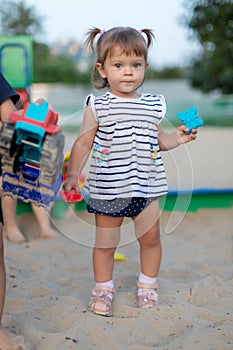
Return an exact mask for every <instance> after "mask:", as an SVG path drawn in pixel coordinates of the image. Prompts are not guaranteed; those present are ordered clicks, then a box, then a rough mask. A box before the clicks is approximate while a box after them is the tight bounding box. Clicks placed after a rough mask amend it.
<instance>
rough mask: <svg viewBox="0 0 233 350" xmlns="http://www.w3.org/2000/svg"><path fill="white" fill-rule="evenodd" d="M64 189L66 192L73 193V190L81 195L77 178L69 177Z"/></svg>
mask: <svg viewBox="0 0 233 350" xmlns="http://www.w3.org/2000/svg"><path fill="white" fill-rule="evenodd" d="M62 189H63V190H64V191H66V192H71V191H72V190H73V191H75V193H80V188H79V182H78V178H77V177H67V178H66V181H65V182H64V184H63V186H62Z"/></svg>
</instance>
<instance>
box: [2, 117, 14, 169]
mask: <svg viewBox="0 0 233 350" xmlns="http://www.w3.org/2000/svg"><path fill="white" fill-rule="evenodd" d="M14 133H15V128H14V125H13V124H11V123H10V122H9V121H7V122H5V123H3V126H2V129H1V132H0V153H1V155H2V163H3V165H13V162H14V159H13V155H14V153H15V152H16V149H17V147H16V145H15V138H14Z"/></svg>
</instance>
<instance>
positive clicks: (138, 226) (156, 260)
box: [134, 200, 162, 277]
mask: <svg viewBox="0 0 233 350" xmlns="http://www.w3.org/2000/svg"><path fill="white" fill-rule="evenodd" d="M134 224H135V232H136V237H137V239H138V242H139V245H140V259H141V272H142V273H143V274H144V275H146V276H148V277H156V276H157V275H158V273H159V269H160V264H161V257H162V247H161V242H160V230H159V206H158V201H157V200H155V201H153V202H152V203H150V205H149V206H148V207H146V208H145V209H144V210H143V211H142V212H141V213H140V214H139V215H137V216H136V217H135V218H134Z"/></svg>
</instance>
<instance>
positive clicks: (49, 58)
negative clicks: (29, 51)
mask: <svg viewBox="0 0 233 350" xmlns="http://www.w3.org/2000/svg"><path fill="white" fill-rule="evenodd" d="M42 26H43V17H41V16H40V15H39V14H38V13H37V11H36V8H35V7H34V6H27V5H26V3H25V1H24V0H20V1H18V0H1V6H0V29H1V34H3V35H31V36H32V38H33V42H34V48H33V51H34V55H33V65H34V79H33V81H34V82H64V83H77V82H78V81H79V80H80V79H82V80H85V79H86V77H85V75H82V74H81V73H80V74H79V73H78V71H77V68H76V66H75V64H74V62H73V61H72V60H71V58H69V57H68V55H67V56H64V55H56V56H54V55H52V54H51V51H50V48H49V46H48V45H46V44H44V43H40V42H38V41H37V40H38V38H39V36H40V35H41V34H42V33H43V29H42Z"/></svg>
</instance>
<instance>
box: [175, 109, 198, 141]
mask: <svg viewBox="0 0 233 350" xmlns="http://www.w3.org/2000/svg"><path fill="white" fill-rule="evenodd" d="M177 118H178V119H180V120H181V121H182V122H183V123H184V125H185V126H187V128H188V129H189V130H188V131H186V132H185V134H186V135H189V134H190V133H191V132H192V129H197V128H198V127H199V126H202V125H203V124H204V121H203V120H202V119H201V118H199V117H198V114H197V108H196V107H191V108H190V109H187V110H186V111H184V112H179V113H178V114H177Z"/></svg>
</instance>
